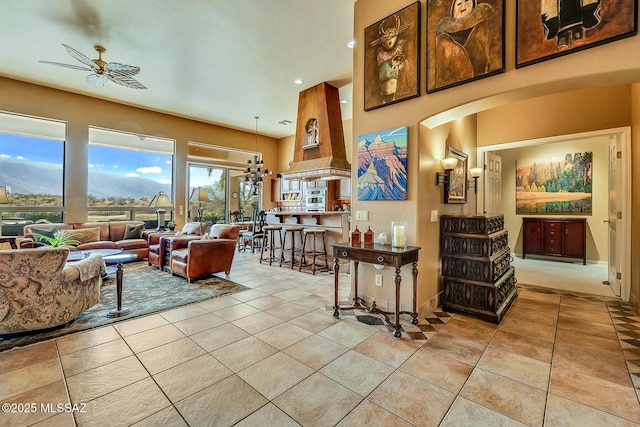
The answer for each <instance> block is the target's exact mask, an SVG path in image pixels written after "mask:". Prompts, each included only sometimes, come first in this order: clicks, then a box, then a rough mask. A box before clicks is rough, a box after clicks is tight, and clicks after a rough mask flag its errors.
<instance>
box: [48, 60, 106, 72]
mask: <svg viewBox="0 0 640 427" xmlns="http://www.w3.org/2000/svg"><path fill="white" fill-rule="evenodd" d="M38 62H41V63H43V64H51V65H57V66H58V67H64V68H71V69H73V70H82V71H94V70H93V69H92V68H87V67H81V66H79V65H71V64H62V63H60V62H51V61H38Z"/></svg>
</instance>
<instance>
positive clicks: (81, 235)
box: [20, 221, 149, 259]
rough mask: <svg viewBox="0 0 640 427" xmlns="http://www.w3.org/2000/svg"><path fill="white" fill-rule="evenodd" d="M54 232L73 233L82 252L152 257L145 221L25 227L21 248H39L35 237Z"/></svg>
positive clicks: (77, 248) (30, 225)
mask: <svg viewBox="0 0 640 427" xmlns="http://www.w3.org/2000/svg"><path fill="white" fill-rule="evenodd" d="M127 226H128V227H127ZM63 230H64V231H63ZM54 231H63V232H66V233H74V236H73V238H74V239H77V240H79V241H80V242H81V243H80V244H79V245H77V246H75V249H76V250H79V251H85V250H92V249H122V251H123V253H125V254H135V255H136V258H137V259H144V258H147V256H148V255H149V244H148V243H147V233H148V232H147V231H145V230H144V222H142V221H105V222H82V223H73V224H65V223H46V224H29V225H26V226H25V227H24V239H22V240H21V241H20V247H21V248H23V249H24V248H33V247H38V246H39V245H37V244H36V243H35V237H34V233H40V234H45V233H47V232H48V233H51V232H54ZM127 232H128V234H127ZM125 234H127V235H126V236H125ZM125 237H126V238H125Z"/></svg>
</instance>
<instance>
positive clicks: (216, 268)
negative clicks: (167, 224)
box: [171, 224, 240, 282]
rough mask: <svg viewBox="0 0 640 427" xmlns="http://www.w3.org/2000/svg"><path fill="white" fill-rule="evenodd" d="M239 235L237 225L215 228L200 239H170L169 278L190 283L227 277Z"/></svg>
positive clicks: (220, 225)
mask: <svg viewBox="0 0 640 427" xmlns="http://www.w3.org/2000/svg"><path fill="white" fill-rule="evenodd" d="M239 235H240V226H238V225H229V224H215V225H214V226H213V227H211V230H210V231H209V233H208V234H206V235H204V236H202V237H201V238H199V239H193V238H188V237H187V238H179V237H178V238H174V239H172V241H171V274H177V275H179V276H182V277H186V278H187V279H188V280H189V281H190V282H193V281H194V280H195V279H197V278H200V277H205V276H209V275H211V274H214V273H219V272H222V271H224V272H225V274H226V275H227V276H228V275H229V273H230V272H231V264H232V263H233V257H234V255H235V253H236V244H237V241H238V236H239Z"/></svg>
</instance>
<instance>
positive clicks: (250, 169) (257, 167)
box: [244, 116, 269, 196]
mask: <svg viewBox="0 0 640 427" xmlns="http://www.w3.org/2000/svg"><path fill="white" fill-rule="evenodd" d="M255 119H256V153H255V154H254V155H253V161H251V160H247V169H245V171H244V173H245V175H244V181H245V182H247V183H250V184H251V188H252V194H253V195H254V196H257V195H258V192H259V191H260V185H262V181H264V178H265V177H266V176H267V175H268V174H269V170H268V169H265V168H264V160H262V159H260V155H259V153H258V119H259V117H258V116H256V117H255Z"/></svg>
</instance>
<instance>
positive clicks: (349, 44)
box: [347, 40, 356, 49]
mask: <svg viewBox="0 0 640 427" xmlns="http://www.w3.org/2000/svg"><path fill="white" fill-rule="evenodd" d="M347 47H348V48H349V49H353V48H354V47H356V41H355V40H351V41H350V42H349V43H347Z"/></svg>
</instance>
